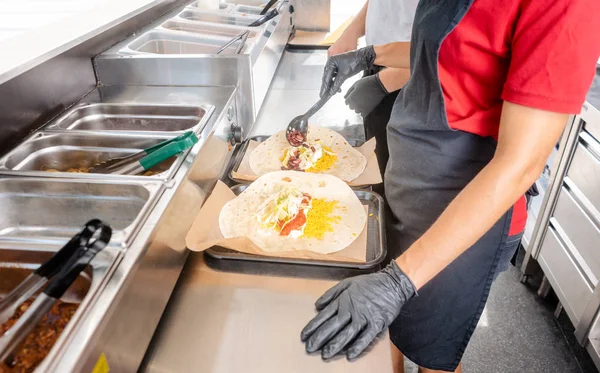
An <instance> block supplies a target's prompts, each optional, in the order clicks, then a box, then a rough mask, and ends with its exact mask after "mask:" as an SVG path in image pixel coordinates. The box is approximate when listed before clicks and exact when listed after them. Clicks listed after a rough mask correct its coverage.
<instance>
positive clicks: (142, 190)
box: [0, 177, 164, 247]
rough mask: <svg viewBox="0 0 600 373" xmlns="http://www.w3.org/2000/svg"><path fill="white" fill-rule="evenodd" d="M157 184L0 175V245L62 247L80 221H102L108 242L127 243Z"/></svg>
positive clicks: (152, 199)
mask: <svg viewBox="0 0 600 373" xmlns="http://www.w3.org/2000/svg"><path fill="white" fill-rule="evenodd" d="M163 188H164V186H163V184H162V183H158V182H155V183H150V182H148V183H135V182H133V181H132V182H119V183H116V182H114V183H111V182H108V181H103V182H84V181H82V180H67V179H40V178H19V177H2V178H0V247H1V246H2V245H5V244H19V243H21V244H32V245H33V244H35V245H53V244H54V245H62V244H64V243H66V241H67V240H68V239H69V238H71V237H72V236H73V235H74V234H76V233H78V232H79V231H80V230H81V227H82V226H83V224H85V222H87V221H89V220H91V219H95V218H97V219H101V220H103V221H104V222H106V223H107V224H109V225H110V226H111V227H112V229H113V236H112V239H111V242H110V245H111V246H119V247H121V246H128V245H129V243H130V241H131V240H133V238H135V235H136V233H137V231H138V230H139V228H140V227H141V225H142V223H143V222H144V221H145V220H146V217H147V214H148V213H149V212H150V211H151V209H152V207H154V203H155V202H156V197H158V196H159V194H160V193H161V192H162V191H163Z"/></svg>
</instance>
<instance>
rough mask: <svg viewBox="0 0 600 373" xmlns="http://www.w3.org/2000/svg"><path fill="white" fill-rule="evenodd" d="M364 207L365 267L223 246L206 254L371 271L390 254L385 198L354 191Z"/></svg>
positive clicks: (242, 187) (238, 190)
mask: <svg viewBox="0 0 600 373" xmlns="http://www.w3.org/2000/svg"><path fill="white" fill-rule="evenodd" d="M247 187H248V185H236V186H234V187H232V188H231V190H232V191H233V192H234V193H235V194H236V195H239V194H240V193H242V192H243V191H244V190H245V189H246V188H247ZM354 193H356V196H357V197H358V199H359V200H360V201H361V202H362V204H363V205H365V206H368V212H367V226H366V228H365V229H367V255H366V258H367V260H366V262H365V263H354V262H334V261H325V260H310V259H294V258H276V257H269V256H260V255H252V254H246V253H241V252H238V251H234V250H229V249H226V248H223V247H220V246H215V247H212V248H210V249H208V250H206V251H205V253H206V254H208V255H210V256H212V257H214V258H217V259H228V260H245V261H254V262H270V263H286V264H302V265H311V266H324V267H338V268H351V269H360V270H365V269H371V268H374V267H376V266H377V265H379V264H380V263H381V262H382V261H383V260H384V259H385V256H386V254H387V245H386V238H385V208H384V202H383V198H381V196H380V195H379V194H377V193H375V192H370V191H364V190H356V191H354Z"/></svg>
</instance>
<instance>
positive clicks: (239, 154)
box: [227, 136, 368, 190]
mask: <svg viewBox="0 0 600 373" xmlns="http://www.w3.org/2000/svg"><path fill="white" fill-rule="evenodd" d="M269 137H270V136H254V137H250V138H248V139H246V140H245V141H244V142H242V143H241V144H240V145H238V147H237V149H236V150H235V153H234V154H233V156H232V160H231V163H230V164H229V167H228V168H229V169H228V170H227V177H228V178H229V180H231V181H233V182H234V183H236V184H243V185H249V184H251V183H252V181H250V180H241V179H236V178H235V177H234V176H233V172H234V171H237V170H238V168H239V167H240V164H241V163H242V160H243V159H244V155H245V154H246V150H248V146H249V144H250V141H252V140H254V141H256V142H259V143H260V142H263V141H265V140H266V139H268V138H269ZM346 141H348V144H350V146H352V147H353V148H356V147H359V146H361V145H362V144H364V141H361V140H353V139H346ZM352 189H360V190H363V189H368V187H366V186H359V187H352Z"/></svg>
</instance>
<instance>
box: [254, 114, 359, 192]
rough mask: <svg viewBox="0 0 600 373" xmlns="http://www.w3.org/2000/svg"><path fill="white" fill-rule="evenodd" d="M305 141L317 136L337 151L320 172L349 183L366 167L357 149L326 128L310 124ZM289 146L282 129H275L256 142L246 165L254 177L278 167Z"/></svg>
mask: <svg viewBox="0 0 600 373" xmlns="http://www.w3.org/2000/svg"><path fill="white" fill-rule="evenodd" d="M307 137H308V141H311V140H316V139H319V140H320V141H321V144H322V145H324V146H328V147H329V148H331V150H332V151H333V152H334V153H336V154H337V161H336V162H335V164H334V165H333V166H332V167H331V168H330V169H329V170H327V171H323V172H322V173H324V174H328V175H333V176H337V177H339V178H340V179H342V180H344V181H346V182H349V181H352V180H354V179H356V178H357V177H358V176H360V174H362V173H363V171H364V170H365V167H366V166H367V159H366V158H365V156H364V155H362V154H361V153H360V152H359V151H358V150H356V149H354V148H353V147H352V146H350V144H348V141H346V139H344V137H343V136H342V135H340V134H339V133H337V132H335V131H332V130H330V129H328V128H324V127H319V126H310V127H309V130H308V135H307ZM288 148H290V144H288V142H287V139H286V137H285V131H281V132H277V133H276V134H274V135H273V136H271V137H269V138H268V139H267V140H265V141H263V142H262V143H260V144H259V145H258V146H257V147H256V149H254V151H253V152H252V153H251V154H250V168H251V169H252V172H254V173H255V174H256V175H258V176H262V175H264V174H266V173H268V172H273V171H279V170H281V157H282V156H283V152H284V150H285V149H288Z"/></svg>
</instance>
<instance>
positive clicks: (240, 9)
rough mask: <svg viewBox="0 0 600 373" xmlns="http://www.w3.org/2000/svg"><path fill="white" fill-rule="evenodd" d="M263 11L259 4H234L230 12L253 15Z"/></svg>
mask: <svg viewBox="0 0 600 373" xmlns="http://www.w3.org/2000/svg"><path fill="white" fill-rule="evenodd" d="M262 11H263V8H262V7H260V6H250V5H236V6H235V7H233V9H231V11H230V13H231V14H250V15H254V16H259V15H260V13H261V12H262Z"/></svg>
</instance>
